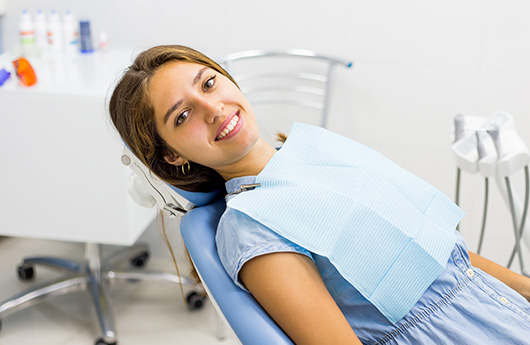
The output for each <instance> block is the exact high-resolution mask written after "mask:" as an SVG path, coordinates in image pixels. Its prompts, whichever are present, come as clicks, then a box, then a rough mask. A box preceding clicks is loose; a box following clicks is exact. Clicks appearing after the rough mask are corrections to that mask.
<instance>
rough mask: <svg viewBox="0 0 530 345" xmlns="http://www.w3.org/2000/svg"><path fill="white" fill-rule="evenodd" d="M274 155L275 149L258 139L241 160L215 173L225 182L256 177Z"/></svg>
mask: <svg viewBox="0 0 530 345" xmlns="http://www.w3.org/2000/svg"><path fill="white" fill-rule="evenodd" d="M275 153H276V149H275V148H274V147H273V146H272V145H270V144H269V143H267V142H266V141H265V140H263V139H262V138H261V137H260V138H259V139H258V141H257V142H256V144H255V145H254V147H252V149H251V150H250V151H249V152H248V153H247V154H246V155H245V156H244V157H243V158H242V159H240V160H239V161H238V162H235V163H233V164H231V166H230V169H227V170H224V169H223V170H224V171H217V172H218V173H219V174H221V176H222V177H223V178H224V179H225V181H228V180H231V179H233V178H236V177H241V176H254V175H258V174H259V173H260V172H261V171H262V170H263V168H265V166H266V165H267V163H268V162H269V161H270V160H271V158H272V156H274V154H275Z"/></svg>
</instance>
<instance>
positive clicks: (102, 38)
mask: <svg viewBox="0 0 530 345" xmlns="http://www.w3.org/2000/svg"><path fill="white" fill-rule="evenodd" d="M108 48H109V37H108V36H107V32H106V31H100V32H99V51H101V52H106V51H107V50H108Z"/></svg>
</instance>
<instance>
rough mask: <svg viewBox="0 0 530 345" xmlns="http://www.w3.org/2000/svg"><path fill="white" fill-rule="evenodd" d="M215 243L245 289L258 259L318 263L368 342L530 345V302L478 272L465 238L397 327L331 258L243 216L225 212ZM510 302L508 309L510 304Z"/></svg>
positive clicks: (234, 184) (234, 186)
mask: <svg viewBox="0 0 530 345" xmlns="http://www.w3.org/2000/svg"><path fill="white" fill-rule="evenodd" d="M254 182H255V176H247V177H241V178H236V179H232V180H230V181H228V182H227V183H226V189H227V192H228V193H231V192H235V191H236V190H238V189H239V186H240V185H241V184H251V183H254ZM230 197H231V196H228V197H227V198H228V199H229V198H230ZM216 243H217V248H218V252H219V256H220V259H221V262H222V263H223V266H224V267H225V269H226V271H227V272H228V274H229V275H230V277H231V278H232V279H233V280H234V282H235V283H236V284H237V285H238V286H240V287H241V288H242V289H245V287H244V285H243V284H242V283H241V282H240V280H239V279H238V274H239V271H240V270H241V268H242V267H243V265H244V264H245V263H246V262H248V261H249V260H251V259H252V258H255V257H257V256H260V255H264V254H269V253H276V252H294V253H300V254H302V255H306V256H307V257H309V258H312V260H313V261H314V263H315V265H316V266H317V268H318V270H319V272H320V274H321V276H322V278H323V280H324V283H325V284H326V287H327V288H328V291H329V293H330V294H331V296H332V297H333V298H334V300H335V302H336V303H337V305H338V306H339V308H340V309H341V311H342V312H343V314H344V315H345V317H346V319H347V320H348V322H349V323H350V325H351V326H352V328H353V329H354V331H355V332H356V334H357V336H358V337H359V339H360V340H361V341H362V342H363V344H436V345H438V344H492V345H493V344H495V345H497V344H514V345H515V344H528V343H529V342H528V340H527V339H529V337H530V308H529V304H528V302H527V301H526V300H525V299H524V298H522V297H521V296H520V295H519V294H517V293H516V292H515V291H513V290H511V289H510V288H508V287H507V286H505V285H504V284H502V283H501V282H499V281H497V280H496V279H494V278H492V277H491V276H489V275H487V274H485V273H483V272H482V271H480V270H478V269H474V268H472V267H471V265H470V262H469V257H468V256H467V248H466V246H465V243H464V242H463V239H462V237H461V236H460V235H459V233H457V243H456V246H455V248H454V250H453V252H452V254H451V257H450V259H449V262H448V264H447V268H446V269H445V271H444V272H443V273H442V274H441V275H440V276H439V277H438V279H437V280H436V281H435V282H434V283H433V284H432V285H431V286H430V287H429V289H427V291H426V292H425V293H424V295H423V296H422V297H421V299H420V300H419V301H418V302H417V303H416V305H415V306H414V307H413V308H412V310H411V311H410V312H409V314H408V315H407V316H405V317H404V318H403V319H401V320H400V321H399V322H397V323H396V324H395V325H394V324H392V323H391V322H390V321H389V320H388V319H387V318H386V317H385V316H384V315H383V314H381V312H380V311H379V310H378V309H377V308H376V307H375V306H374V305H373V304H372V303H370V302H369V301H368V300H366V299H365V298H364V297H363V296H362V295H361V294H360V293H359V292H358V291H357V290H356V289H355V288H354V287H353V286H352V285H351V284H350V283H348V282H347V281H346V280H345V279H344V278H343V277H342V276H341V275H340V274H339V272H338V271H337V270H336V269H335V268H334V266H333V265H332V264H331V263H330V262H329V260H328V259H326V258H324V257H322V256H319V255H316V254H314V253H311V252H309V251H308V250H306V249H304V248H301V247H300V246H298V245H296V244H294V243H292V242H290V241H288V240H286V239H285V238H283V237H281V236H280V235H278V234H276V233H275V232H274V231H272V230H270V229H268V228H267V227H265V226H263V225H262V224H260V223H259V222H257V221H255V220H253V219H252V218H250V217H249V216H247V215H245V214H243V213H241V212H239V211H237V210H234V209H231V208H227V210H226V211H225V213H224V214H223V216H222V218H221V220H220V223H219V227H218V230H217V235H216ZM470 270H471V271H470ZM470 272H472V273H470ZM245 290H246V289H245ZM502 297H504V298H505V299H503V298H502ZM506 300H507V301H508V303H503V302H504V301H506Z"/></svg>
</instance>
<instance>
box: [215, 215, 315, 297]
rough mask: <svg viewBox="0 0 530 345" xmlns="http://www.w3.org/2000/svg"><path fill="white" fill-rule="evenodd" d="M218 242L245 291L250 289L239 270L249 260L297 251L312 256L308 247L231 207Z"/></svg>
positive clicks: (228, 268) (227, 265)
mask: <svg viewBox="0 0 530 345" xmlns="http://www.w3.org/2000/svg"><path fill="white" fill-rule="evenodd" d="M215 241H216V245H217V251H218V253H219V258H220V259H221V263H222V264H223V266H224V268H225V270H226V272H227V273H228V275H229V276H230V277H231V278H232V280H233V281H234V282H235V283H236V285H237V286H239V287H240V288H241V289H243V290H245V291H248V290H247V289H246V288H245V286H244V285H243V283H242V282H241V281H240V280H239V277H238V276H239V271H240V270H241V268H242V267H243V265H244V264H245V263H246V262H247V261H249V260H251V259H253V258H255V257H257V256H260V255H265V254H270V253H279V252H293V253H299V254H303V255H306V256H307V257H309V258H311V259H312V256H311V253H310V252H309V251H308V250H306V249H304V248H302V247H300V246H299V245H297V244H295V243H293V242H291V241H289V240H287V239H285V238H284V237H282V236H280V235H278V234H277V233H275V232H274V231H273V230H271V229H270V228H268V227H266V226H265V225H263V224H261V223H259V222H257V221H256V220H254V219H253V218H251V217H249V216H248V215H246V214H244V213H242V212H240V211H237V210H234V209H231V208H229V207H228V208H227V209H226V211H225V213H224V214H223V216H222V217H221V220H220V221H219V225H218V228H217V234H216V237H215Z"/></svg>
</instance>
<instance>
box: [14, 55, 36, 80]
mask: <svg viewBox="0 0 530 345" xmlns="http://www.w3.org/2000/svg"><path fill="white" fill-rule="evenodd" d="M13 67H14V68H15V73H16V75H17V77H18V79H19V80H20V81H21V82H22V84H24V85H26V86H31V85H35V84H36V83H37V75H36V74H35V71H34V70H33V67H31V64H30V63H29V61H28V60H27V59H26V58H23V57H21V58H18V59H16V60H13Z"/></svg>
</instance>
